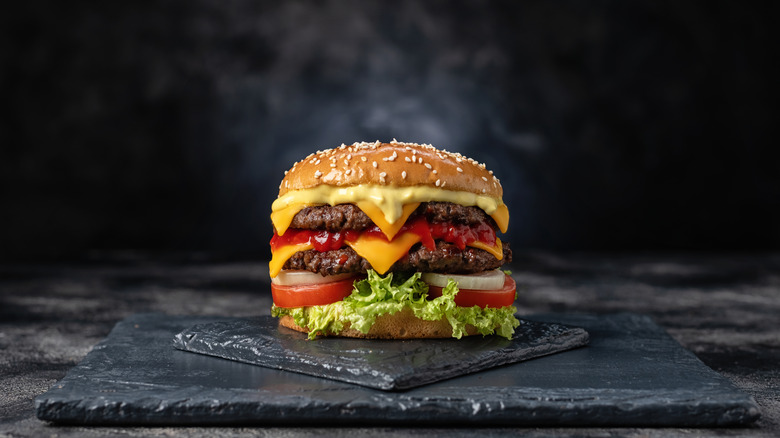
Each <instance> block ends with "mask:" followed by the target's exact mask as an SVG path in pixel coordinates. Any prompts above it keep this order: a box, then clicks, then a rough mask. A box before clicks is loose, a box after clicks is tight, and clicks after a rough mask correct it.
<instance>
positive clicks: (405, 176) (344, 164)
mask: <svg viewBox="0 0 780 438" xmlns="http://www.w3.org/2000/svg"><path fill="white" fill-rule="evenodd" d="M323 184H325V185H330V186H336V187H348V186H356V185H361V184H363V185H387V186H393V187H410V186H430V187H437V188H441V189H444V190H452V191H464V192H471V193H475V194H478V195H485V196H490V197H494V198H499V199H500V198H501V197H502V196H503V189H502V188H501V183H500V181H499V180H498V178H496V177H495V176H494V175H493V172H491V171H489V170H487V169H486V168H485V165H484V164H480V163H478V162H477V161H475V160H473V159H471V158H467V157H464V156H463V155H461V154H458V153H452V152H447V151H444V150H439V149H436V148H434V147H433V146H431V145H421V144H416V143H401V142H397V141H395V140H394V141H392V142H390V143H380V142H378V141H377V142H375V143H354V144H352V145H349V146H347V145H341V147H338V148H334V149H327V150H324V151H317V153H314V154H311V155H309V156H308V157H306V158H304V159H303V160H301V161H299V162H297V163H295V164H294V165H293V167H292V168H291V169H290V170H289V171H287V172H285V177H284V179H283V180H282V182H281V184H280V186H279V196H282V195H284V194H285V193H287V192H289V191H295V190H303V189H310V188H314V187H317V186H320V185H323Z"/></svg>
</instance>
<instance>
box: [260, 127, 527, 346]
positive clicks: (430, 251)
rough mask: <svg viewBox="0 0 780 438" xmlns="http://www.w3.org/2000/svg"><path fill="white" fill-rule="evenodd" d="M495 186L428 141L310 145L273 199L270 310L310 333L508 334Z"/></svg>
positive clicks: (507, 253)
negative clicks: (316, 147)
mask: <svg viewBox="0 0 780 438" xmlns="http://www.w3.org/2000/svg"><path fill="white" fill-rule="evenodd" d="M502 195H503V190H502V188H501V184H500V182H499V180H498V178H496V177H495V176H494V175H493V172H492V171H489V170H487V169H485V165H484V164H480V163H478V162H477V161H474V160H472V159H470V158H466V157H464V156H463V155H461V154H458V153H451V152H447V151H443V150H438V149H436V148H434V147H433V146H430V145H420V144H415V143H400V142H397V141H395V140H393V141H392V142H391V143H380V142H378V141H377V142H375V143H354V144H352V145H341V147H338V148H334V149H328V150H325V151H317V153H316V154H311V155H309V156H308V157H306V158H305V159H303V160H302V161H299V162H297V163H295V164H294V165H293V166H292V168H291V169H290V170H288V171H286V172H285V177H284V179H283V180H282V182H281V184H280V186H279V197H278V198H277V199H276V201H274V203H273V206H272V213H271V220H272V222H273V226H274V236H273V238H272V239H271V252H272V259H271V262H270V264H269V266H270V274H271V279H272V282H271V290H272V293H273V300H274V305H273V307H272V309H271V313H272V315H274V316H276V317H279V318H280V325H282V326H284V327H288V328H290V329H293V330H298V331H301V332H306V333H309V337H310V338H312V339H313V338H314V337H316V336H317V335H325V336H347V337H359V338H386V339H409V338H443V337H456V338H460V337H461V336H464V335H475V334H482V335H490V334H497V335H500V336H504V337H507V338H511V336H512V334H513V332H514V329H515V328H516V327H517V326H518V325H519V322H518V320H517V319H516V318H515V316H514V314H515V312H516V309H515V307H514V306H513V303H514V300H515V288H516V287H515V282H514V281H513V280H512V278H511V277H510V276H509V275H508V274H505V273H504V272H503V271H501V270H500V268H501V266H502V265H503V264H504V263H507V262H509V261H511V257H512V252H511V250H510V249H509V245H508V244H507V243H506V242H502V241H501V239H499V238H498V237H497V236H496V233H497V232H498V231H500V232H502V233H503V232H506V229H507V224H508V222H509V213H508V210H507V207H506V205H505V204H504V202H503V200H502Z"/></svg>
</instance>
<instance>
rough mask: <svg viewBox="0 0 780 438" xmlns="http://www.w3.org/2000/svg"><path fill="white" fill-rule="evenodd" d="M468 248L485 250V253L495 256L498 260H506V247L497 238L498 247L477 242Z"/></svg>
mask: <svg viewBox="0 0 780 438" xmlns="http://www.w3.org/2000/svg"><path fill="white" fill-rule="evenodd" d="M468 246H471V247H474V248H477V249H484V250H485V251H487V252H489V253H491V254H493V255H494V256H495V257H496V258H497V259H498V260H501V259H503V258H504V247H503V245H502V244H501V239H499V238H498V237H496V245H495V246H490V245H488V244H486V243H484V242H480V241H479V240H476V241H474V242H471V243H469V244H468Z"/></svg>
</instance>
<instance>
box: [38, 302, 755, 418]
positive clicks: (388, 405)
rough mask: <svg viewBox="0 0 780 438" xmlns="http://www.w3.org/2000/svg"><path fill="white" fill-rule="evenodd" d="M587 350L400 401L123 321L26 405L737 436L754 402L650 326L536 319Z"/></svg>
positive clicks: (43, 410) (138, 413) (166, 320)
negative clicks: (190, 348) (571, 333)
mask: <svg viewBox="0 0 780 438" xmlns="http://www.w3.org/2000/svg"><path fill="white" fill-rule="evenodd" d="M524 318H526V319H533V320H537V321H549V322H555V323H561V324H566V325H571V326H578V327H583V328H585V329H586V330H587V331H588V333H589V334H590V343H589V345H588V346H587V347H584V348H579V349H575V350H571V351H566V352H563V353H559V354H554V355H550V356H545V357H541V358H538V359H534V360H530V361H525V362H520V363H516V364H512V365H507V366H501V367H497V368H492V369H489V370H485V371H482V372H479V373H476V374H469V375H466V376H462V377H457V378H454V379H449V380H444V381H441V382H436V383H432V384H430V385H426V386H423V387H419V388H414V389H410V390H408V391H401V392H387V391H382V390H376V389H371V388H366V387H362V386H358V385H353V384H349V383H343V382H337V381H333V380H328V379H321V378H317V377H312V376H307V375H303V374H298V373H291V372H287V371H281V370H275V369H270V368H264V367H259V366H255V365H249V364H243V363H239V362H236V361H231V360H225V359H219V358H214V357H210V356H205V355H199V354H192V353H187V352H184V351H179V350H176V349H174V348H172V346H171V338H172V337H173V336H174V335H175V334H176V333H179V332H181V331H182V330H184V329H185V328H187V327H190V326H193V325H195V324H203V323H210V322H216V321H218V320H224V319H225V318H219V317H192V316H168V315H161V314H141V315H135V316H132V317H130V318H128V319H126V320H124V321H122V322H120V323H119V324H117V326H116V327H115V328H114V330H113V331H112V332H111V334H110V335H109V336H108V338H106V339H105V340H104V341H102V342H101V343H99V344H98V345H97V346H95V348H94V349H93V350H92V352H90V353H89V354H88V355H87V357H86V358H85V359H84V360H83V361H82V362H81V363H80V364H79V365H77V366H76V367H75V368H73V369H72V370H71V371H70V372H69V373H68V375H67V376H66V377H65V378H64V379H63V380H61V381H60V382H59V383H57V384H56V385H54V386H53V387H52V388H51V389H50V390H49V391H48V392H46V393H45V394H43V395H41V396H39V397H38V398H37V399H36V413H37V415H38V418H40V419H42V420H48V421H53V422H57V423H63V424H87V425H106V424H121V425H131V424H135V425H206V424H230V425H235V424H266V425H271V424H274V425H294V426H300V425H305V424H319V425H337V426H345V425H359V424H371V425H375V426H376V425H384V424H395V425H398V424H403V425H405V426H413V425H421V426H432V425H446V426H454V425H473V426H538V425H555V426H574V425H590V426H677V427H692V426H700V427H704V426H739V425H746V424H749V423H751V422H753V421H755V420H756V419H757V418H758V417H759V415H760V414H759V411H758V408H757V406H756V404H755V402H754V400H753V399H752V398H751V397H750V396H748V395H746V394H744V393H742V392H740V391H739V390H737V389H736V388H735V387H734V386H733V385H732V384H731V383H730V382H729V381H728V380H726V379H725V378H723V377H722V376H720V375H718V374H717V373H715V372H714V371H712V370H711V369H709V368H707V367H706V366H705V365H704V364H702V363H701V362H700V361H699V360H698V359H697V358H696V357H695V356H694V355H693V354H692V353H690V352H688V351H687V350H685V349H683V348H682V347H681V346H680V345H679V344H678V343H677V342H675V341H674V340H673V339H672V338H671V337H669V336H668V335H667V334H666V333H665V332H664V331H663V330H662V329H660V328H659V327H658V326H657V325H655V324H654V323H653V322H652V321H651V320H650V319H649V318H647V317H643V316H639V315H635V314H619V315H611V316H588V315H554V314H553V315H538V316H534V317H530V318H529V317H527V316H525V317H524Z"/></svg>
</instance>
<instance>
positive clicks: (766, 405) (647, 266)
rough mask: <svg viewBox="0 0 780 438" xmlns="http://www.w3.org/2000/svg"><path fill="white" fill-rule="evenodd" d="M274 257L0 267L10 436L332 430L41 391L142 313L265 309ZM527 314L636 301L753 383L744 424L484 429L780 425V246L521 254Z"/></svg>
mask: <svg viewBox="0 0 780 438" xmlns="http://www.w3.org/2000/svg"><path fill="white" fill-rule="evenodd" d="M266 269H267V268H266V264H265V263H264V262H262V261H260V262H251V261H216V260H215V259H212V258H210V257H204V256H202V255H197V254H195V255H177V256H166V257H159V256H154V257H149V256H145V255H142V254H134V253H125V254H110V255H98V256H95V257H94V258H93V259H91V260H86V261H81V262H78V263H67V264H65V263H57V264H13V265H12V264H5V265H0V350H2V354H0V437H2V436H48V435H57V436H85V437H91V436H103V435H116V434H121V435H124V436H214V437H225V436H243V435H259V436H290V437H293V436H296V437H297V436H318V435H320V434H322V433H323V430H322V429H321V428H278V427H269V428H263V427H258V428H245V427H240V428H190V427H179V428H166V427H161V428H141V427H139V428H135V427H123V428H115V427H56V426H51V425H49V424H47V423H44V422H42V421H40V420H38V419H37V418H36V417H35V411H34V407H33V399H34V398H35V397H36V396H37V395H39V394H42V393H43V392H45V391H46V390H47V389H48V388H49V387H50V386H51V385H52V384H54V383H55V382H56V381H57V380H59V379H61V378H62V377H64V375H65V373H66V372H67V371H68V370H69V369H70V368H71V367H73V366H74V365H75V364H77V363H78V362H79V361H80V360H81V359H82V358H83V357H84V356H85V355H86V354H87V352H89V351H90V348H91V347H92V346H93V345H95V344H96V343H97V342H99V341H100V340H102V339H103V338H104V337H105V336H106V335H107V334H108V332H109V331H110V330H111V328H112V327H113V326H114V324H116V323H117V322H118V321H120V320H122V319H124V318H126V317H127V316H129V315H132V314H134V313H138V312H165V313H169V314H181V315H233V316H251V315H257V314H264V313H266V312H267V309H268V307H270V303H271V299H270V294H269V293H268V283H269V282H268V278H267V270H266ZM512 270H513V276H514V277H515V279H516V280H517V282H518V285H519V286H520V289H519V299H518V308H519V309H520V312H521V313H543V312H572V313H574V312H576V313H613V312H623V311H629V312H635V313H642V314H646V315H649V316H651V317H652V318H654V320H655V321H656V322H657V323H658V324H659V325H661V326H662V327H664V328H665V329H666V330H667V331H668V332H669V333H670V334H671V335H672V336H673V337H674V338H675V339H677V340H678V341H679V342H680V343H681V344H682V345H683V346H685V347H686V348H688V349H689V350H691V351H692V352H693V353H695V354H696V355H697V356H698V357H699V358H700V359H701V360H702V361H703V362H704V363H705V364H707V365H708V366H710V367H711V368H713V369H714V370H715V371H717V372H719V373H720V374H722V375H724V376H725V377H727V378H728V379H730V380H731V381H732V382H733V383H734V384H735V385H736V386H737V387H739V388H740V389H742V390H743V391H744V392H746V393H748V394H750V395H752V396H753V397H754V398H755V400H756V402H757V403H758V405H759V407H760V408H761V412H762V417H761V418H760V419H759V420H758V421H757V422H756V423H755V424H754V425H753V426H752V427H750V428H747V429H647V428H623V429H615V428H565V429H564V428H525V429H507V428H501V429H482V430H480V431H479V433H480V434H482V435H487V436H503V435H516V434H517V433H525V434H528V435H531V436H560V435H578V436H612V435H620V436H689V435H691V434H705V435H716V436H777V435H780V365H778V364H780V254H717V255H712V254H620V255H617V254H566V255H562V254H553V253H540V252H529V253H516V254H515V261H514V263H513V266H512ZM327 432H328V434H331V435H347V434H350V435H351V434H353V433H368V432H371V434H372V435H375V436H401V435H403V436H408V435H422V434H425V435H428V434H430V433H433V432H441V434H442V435H445V434H446V436H453V437H458V436H473V435H474V433H475V430H473V429H472V430H469V429H458V430H445V429H421V430H415V429H405V428H403V427H401V425H399V427H398V428H381V429H371V428H365V427H361V428H344V429H329V430H327Z"/></svg>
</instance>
